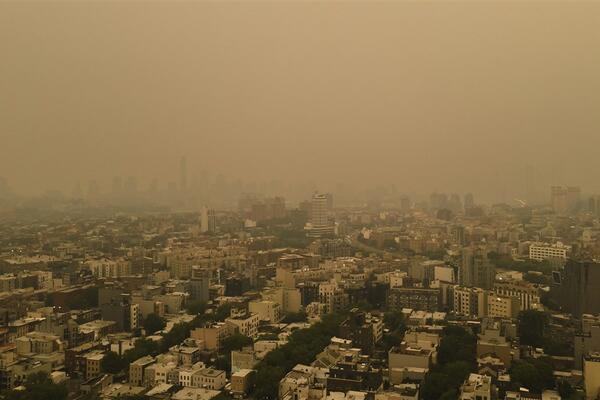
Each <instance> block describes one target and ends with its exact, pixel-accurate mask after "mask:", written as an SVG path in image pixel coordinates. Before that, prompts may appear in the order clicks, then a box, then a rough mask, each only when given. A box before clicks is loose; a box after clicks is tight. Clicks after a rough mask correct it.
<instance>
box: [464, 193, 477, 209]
mask: <svg viewBox="0 0 600 400" xmlns="http://www.w3.org/2000/svg"><path fill="white" fill-rule="evenodd" d="M473 207H475V199H474V197H473V193H467V194H465V209H467V208H473Z"/></svg>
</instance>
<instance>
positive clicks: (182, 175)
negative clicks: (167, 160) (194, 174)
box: [179, 157, 187, 192]
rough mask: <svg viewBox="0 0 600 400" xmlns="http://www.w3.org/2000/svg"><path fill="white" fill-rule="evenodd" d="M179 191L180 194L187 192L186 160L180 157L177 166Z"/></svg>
mask: <svg viewBox="0 0 600 400" xmlns="http://www.w3.org/2000/svg"><path fill="white" fill-rule="evenodd" d="M179 189H180V190H181V191H182V192H185V191H186V190H187V160H186V158H185V157H181V162H180V165H179Z"/></svg>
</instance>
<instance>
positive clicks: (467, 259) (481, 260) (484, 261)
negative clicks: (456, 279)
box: [460, 246, 496, 289]
mask: <svg viewBox="0 0 600 400" xmlns="http://www.w3.org/2000/svg"><path fill="white" fill-rule="evenodd" d="M495 276H496V272H495V268H494V266H493V265H492V264H491V263H490V261H489V259H488V256H487V250H486V249H485V248H484V247H476V246H471V247H465V248H463V250H462V263H461V266H460V278H461V285H463V286H473V287H480V288H482V289H491V288H492V286H493V285H494V279H495Z"/></svg>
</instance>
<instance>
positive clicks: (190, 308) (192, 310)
mask: <svg viewBox="0 0 600 400" xmlns="http://www.w3.org/2000/svg"><path fill="white" fill-rule="evenodd" d="M205 311H206V303H205V302H203V301H200V300H197V301H192V302H190V303H189V304H188V305H187V312H188V314H192V315H198V314H204V312H205Z"/></svg>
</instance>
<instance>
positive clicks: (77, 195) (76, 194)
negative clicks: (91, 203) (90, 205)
mask: <svg viewBox="0 0 600 400" xmlns="http://www.w3.org/2000/svg"><path fill="white" fill-rule="evenodd" d="M71 197H72V198H74V199H82V198H83V190H81V183H80V182H77V183H76V184H75V186H74V187H73V192H72V193H71Z"/></svg>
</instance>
